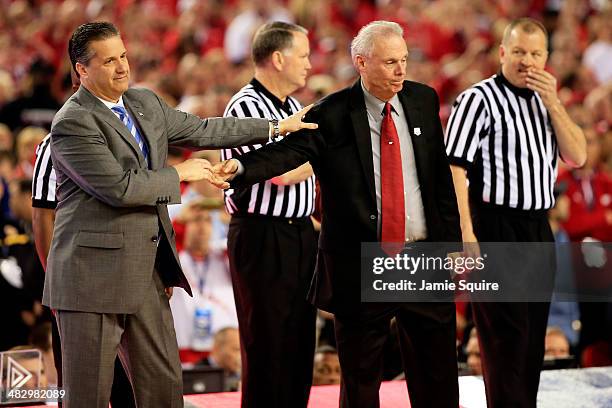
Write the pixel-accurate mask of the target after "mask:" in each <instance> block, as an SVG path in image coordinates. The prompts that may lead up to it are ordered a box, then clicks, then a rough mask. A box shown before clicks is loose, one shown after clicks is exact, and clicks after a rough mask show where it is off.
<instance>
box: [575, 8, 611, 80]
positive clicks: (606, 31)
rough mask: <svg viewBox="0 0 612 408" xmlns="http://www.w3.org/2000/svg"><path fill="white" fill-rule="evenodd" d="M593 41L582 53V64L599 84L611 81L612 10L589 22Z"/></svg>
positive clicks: (594, 17)
mask: <svg viewBox="0 0 612 408" xmlns="http://www.w3.org/2000/svg"><path fill="white" fill-rule="evenodd" d="M589 29H590V31H591V35H592V36H593V37H594V41H593V42H592V43H591V45H589V46H588V47H587V49H586V50H585V51H584V56H583V58H582V62H583V64H584V65H585V66H586V67H588V68H589V69H591V70H592V71H593V73H594V74H595V78H597V81H598V82H599V83H600V84H605V83H607V82H610V81H612V63H610V61H612V9H608V10H607V11H605V12H603V13H602V14H600V15H595V16H593V17H592V18H591V20H590V21H589Z"/></svg>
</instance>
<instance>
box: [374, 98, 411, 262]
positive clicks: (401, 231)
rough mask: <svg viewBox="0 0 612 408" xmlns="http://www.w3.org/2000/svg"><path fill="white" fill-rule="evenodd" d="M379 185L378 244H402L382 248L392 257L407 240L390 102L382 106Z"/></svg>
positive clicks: (402, 191)
mask: <svg viewBox="0 0 612 408" xmlns="http://www.w3.org/2000/svg"><path fill="white" fill-rule="evenodd" d="M380 185H381V195H382V198H381V201H382V203H381V207H382V231H381V233H382V234H381V241H382V242H383V243H391V242H394V243H401V245H388V244H387V245H383V249H384V250H385V252H387V253H388V254H389V255H395V254H398V253H400V252H401V250H402V248H403V243H404V239H405V237H406V229H405V225H406V224H405V223H406V220H405V217H406V210H405V205H404V177H403V175H402V155H401V152H400V143H399V137H398V135H397V129H396V128H395V123H394V122H393V117H392V116H391V104H389V102H387V103H386V104H385V110H384V117H383V121H382V127H381V130H380Z"/></svg>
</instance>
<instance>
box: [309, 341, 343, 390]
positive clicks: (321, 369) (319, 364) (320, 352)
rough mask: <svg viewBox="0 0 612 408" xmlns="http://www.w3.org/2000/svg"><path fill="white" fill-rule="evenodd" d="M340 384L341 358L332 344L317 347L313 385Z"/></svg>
mask: <svg viewBox="0 0 612 408" xmlns="http://www.w3.org/2000/svg"><path fill="white" fill-rule="evenodd" d="M330 384H340V360H339V359H338V352H337V351H336V349H335V348H333V347H331V346H322V347H319V348H317V350H316V351H315V355H314V374H313V377H312V385H330Z"/></svg>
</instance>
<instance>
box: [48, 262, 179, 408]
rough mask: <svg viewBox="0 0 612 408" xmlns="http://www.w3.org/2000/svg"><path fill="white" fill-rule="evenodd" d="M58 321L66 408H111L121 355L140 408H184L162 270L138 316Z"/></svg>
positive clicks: (64, 316)
mask: <svg viewBox="0 0 612 408" xmlns="http://www.w3.org/2000/svg"><path fill="white" fill-rule="evenodd" d="M100 290H102V291H104V290H112V288H100ZM57 322H58V326H59V331H60V337H61V344H62V355H63V362H62V364H63V365H62V368H63V372H64V389H65V390H66V396H65V397H64V407H65V408H82V407H91V408H94V407H97V408H108V404H109V399H110V393H111V386H112V382H113V371H114V362H115V358H116V356H117V353H119V358H120V360H121V363H122V364H123V366H124V368H125V370H126V373H128V377H129V378H130V382H131V383H132V388H133V390H134V394H135V400H136V404H137V406H138V407H139V408H149V407H160V408H161V407H163V408H175V407H183V395H182V394H183V384H182V382H183V380H182V371H181V365H180V360H179V355H178V346H177V343H176V334H175V331H174V322H173V320H172V313H171V311H170V306H169V303H168V298H167V296H166V294H165V292H164V285H163V284H162V282H161V279H160V277H159V273H158V271H157V270H154V272H153V277H152V279H151V284H150V285H149V289H148V290H147V291H146V295H145V298H144V299H143V302H142V305H141V307H140V308H139V310H138V311H137V312H136V313H134V314H112V313H89V312H75V311H66V310H58V311H57Z"/></svg>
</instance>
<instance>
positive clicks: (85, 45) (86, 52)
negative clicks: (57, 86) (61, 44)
mask: <svg viewBox="0 0 612 408" xmlns="http://www.w3.org/2000/svg"><path fill="white" fill-rule="evenodd" d="M118 35H120V33H119V30H118V29H117V27H115V26H114V25H113V24H112V23H109V22H106V21H96V22H94V23H85V24H81V25H80V26H78V27H77V29H76V30H74V32H73V33H72V37H70V41H68V55H69V56H70V62H71V63H72V69H74V72H76V74H77V76H79V72H78V71H77V69H76V63H77V62H80V63H81V64H83V65H87V64H88V63H89V61H90V60H91V58H92V57H93V54H92V53H91V50H90V49H89V43H90V42H92V41H100V40H106V39H108V38H111V37H115V36H118Z"/></svg>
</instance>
